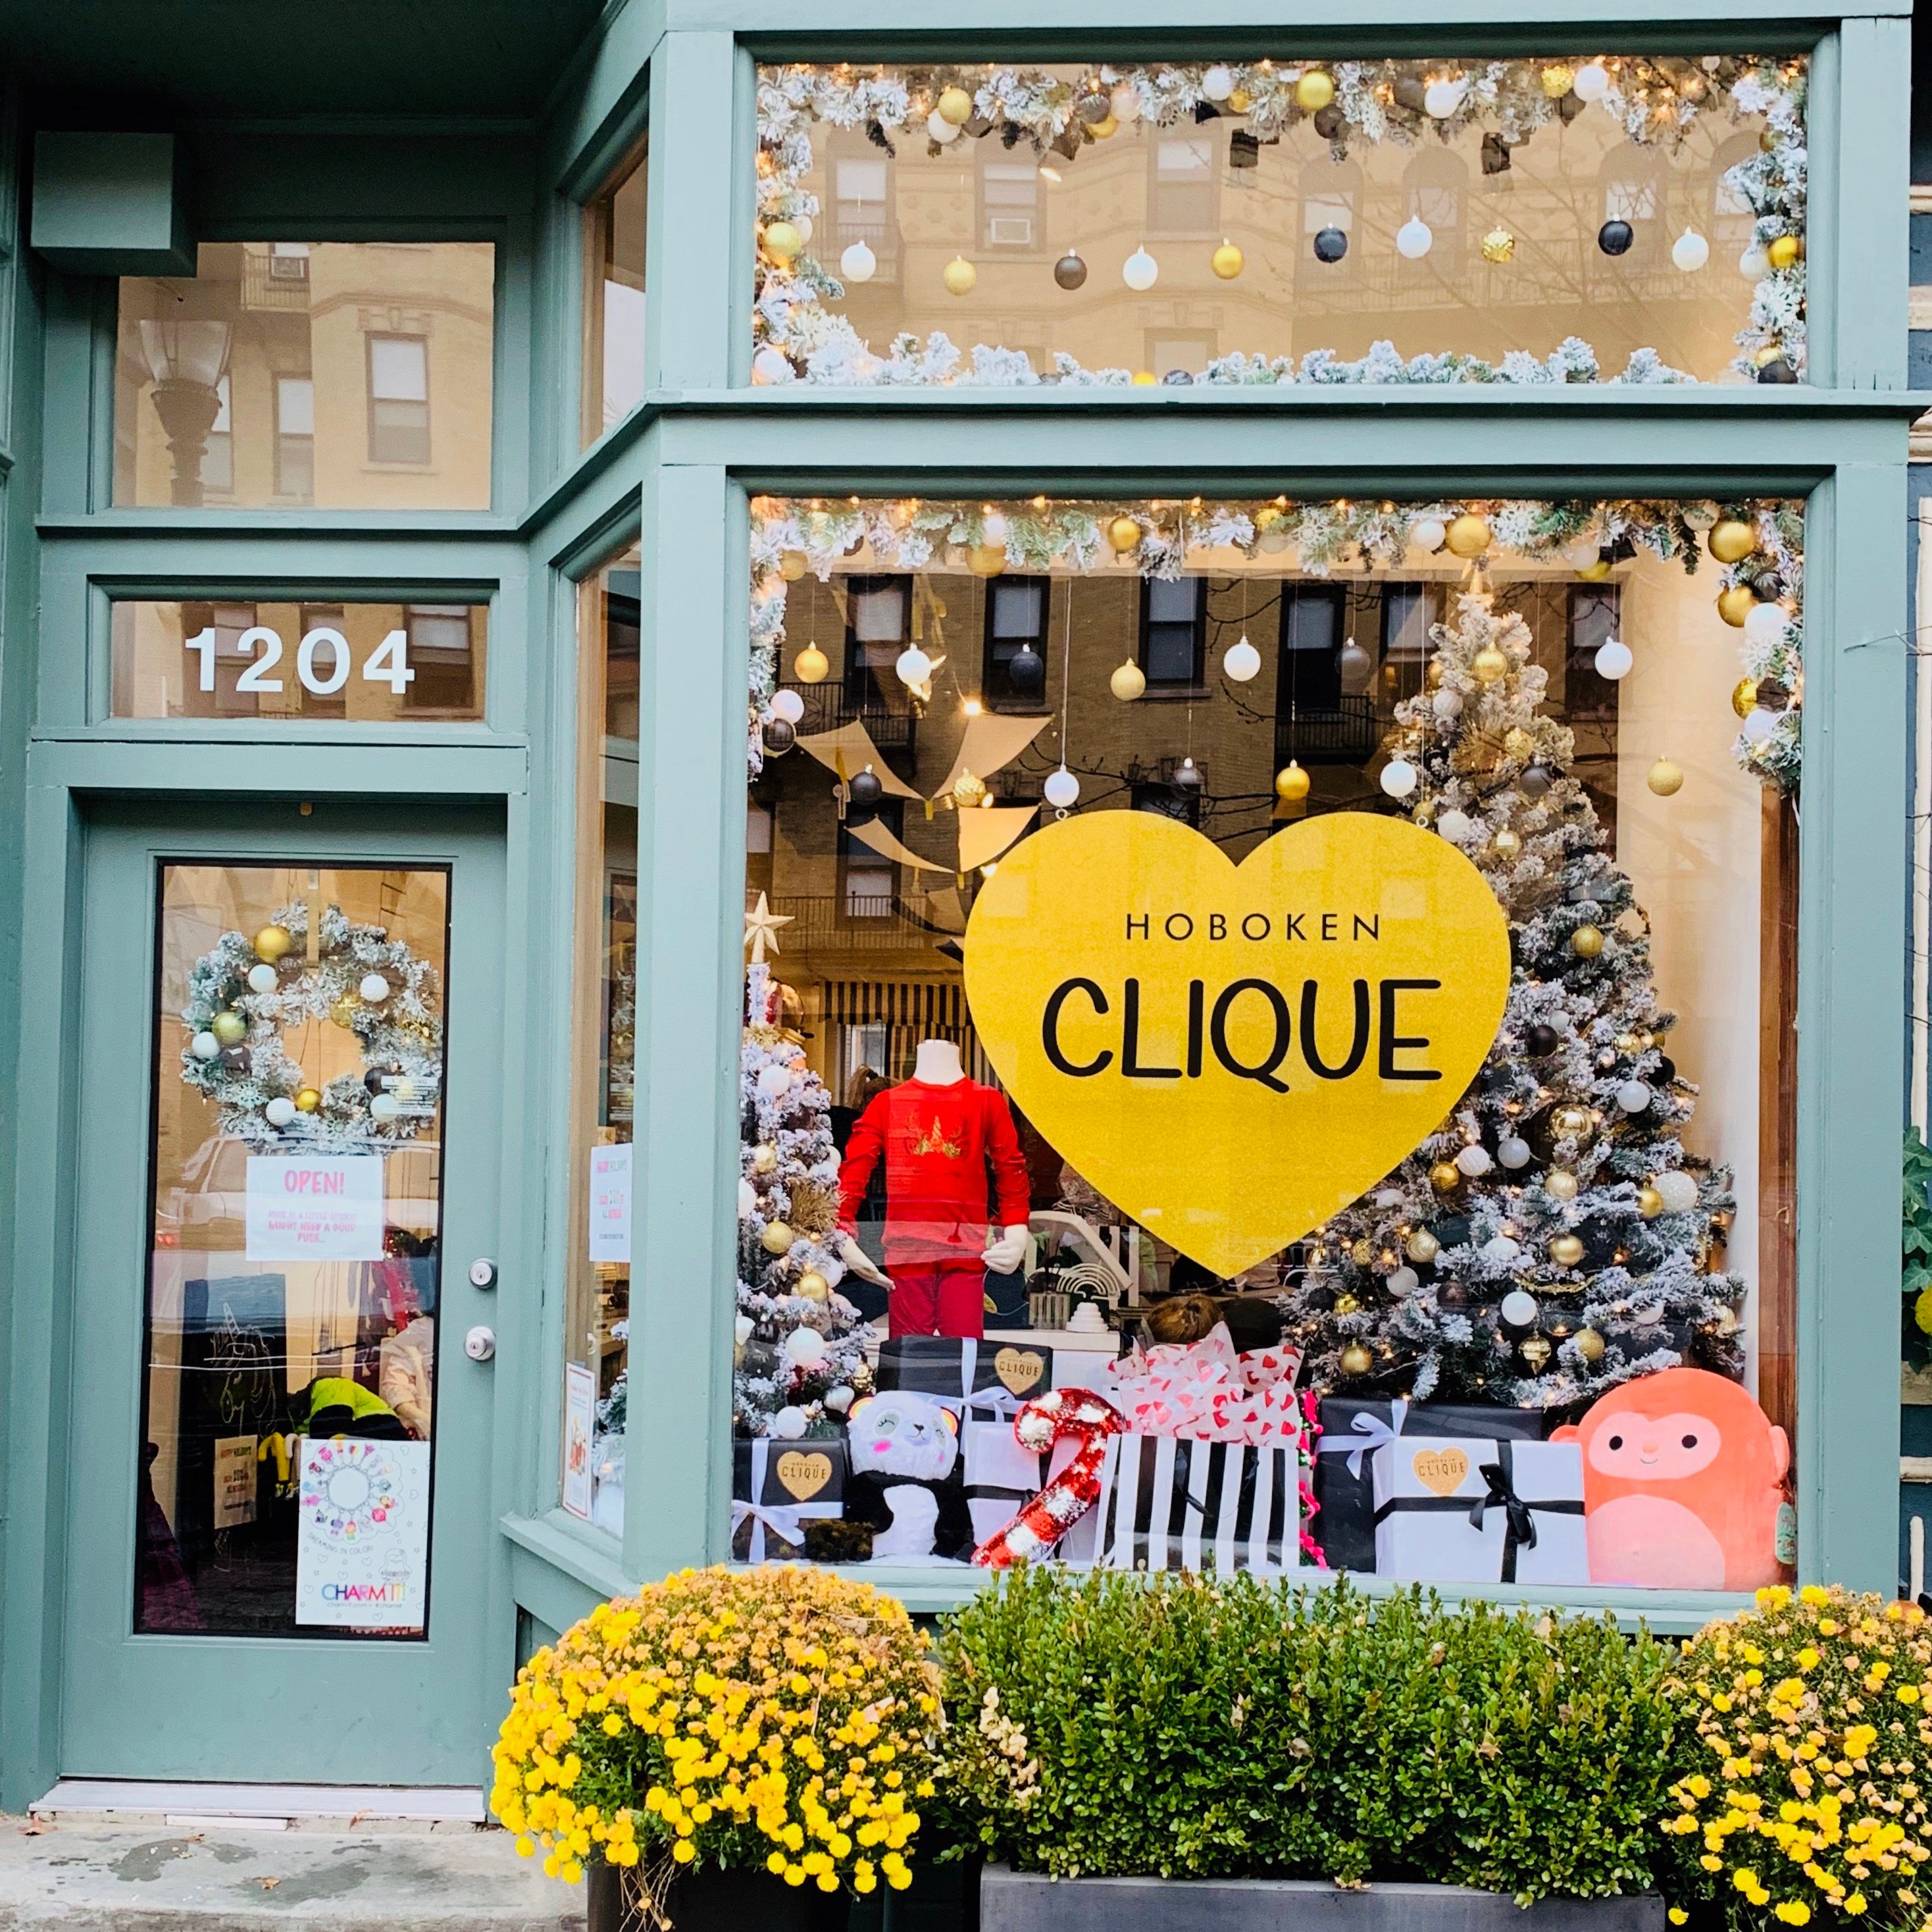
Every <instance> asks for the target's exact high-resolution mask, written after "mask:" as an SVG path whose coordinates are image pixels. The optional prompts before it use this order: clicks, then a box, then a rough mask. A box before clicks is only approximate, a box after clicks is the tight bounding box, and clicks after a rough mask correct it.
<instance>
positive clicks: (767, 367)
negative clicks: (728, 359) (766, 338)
mask: <svg viewBox="0 0 1932 1932" xmlns="http://www.w3.org/2000/svg"><path fill="white" fill-rule="evenodd" d="M797 374H798V372H797V371H796V370H795V369H793V367H792V366H791V364H790V362H789V361H788V360H787V358H786V356H785V353H784V350H781V349H774V348H773V347H772V345H771V344H769V342H768V343H766V344H765V346H764V347H763V348H762V349H760V350H759V351H758V353H757V355H755V356H753V357H752V358H751V380H752V381H753V382H754V383H757V384H759V385H760V386H763V387H769V386H770V385H771V384H772V383H790V382H793V381H795V380H796V378H797Z"/></svg>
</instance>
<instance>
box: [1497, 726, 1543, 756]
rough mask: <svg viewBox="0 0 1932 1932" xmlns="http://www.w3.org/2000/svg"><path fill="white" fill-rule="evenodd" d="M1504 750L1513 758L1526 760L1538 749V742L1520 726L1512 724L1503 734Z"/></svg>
mask: <svg viewBox="0 0 1932 1932" xmlns="http://www.w3.org/2000/svg"><path fill="white" fill-rule="evenodd" d="M1503 749H1504V750H1505V751H1507V752H1508V754H1510V756H1511V757H1513V758H1526V757H1529V754H1530V753H1531V752H1532V751H1535V749H1536V740H1535V739H1534V738H1532V736H1530V735H1529V733H1528V732H1527V731H1526V730H1524V729H1523V727H1522V726H1521V725H1520V724H1512V725H1511V727H1509V729H1508V730H1507V731H1505V733H1503Z"/></svg>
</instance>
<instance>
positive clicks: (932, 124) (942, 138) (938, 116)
mask: <svg viewBox="0 0 1932 1932" xmlns="http://www.w3.org/2000/svg"><path fill="white" fill-rule="evenodd" d="M926 132H927V133H929V134H930V135H931V136H932V138H933V139H935V141H937V142H938V143H939V145H941V147H942V148H944V147H945V146H947V145H949V144H950V142H954V141H956V140H958V139H959V129H958V128H957V127H955V126H954V125H953V123H952V122H951V121H949V120H947V118H946V116H945V115H943V114H942V113H940V111H939V110H938V108H936V107H935V109H934V110H932V113H930V114H929V115H927V116H926Z"/></svg>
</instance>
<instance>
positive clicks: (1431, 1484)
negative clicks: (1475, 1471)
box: [1409, 1449, 1469, 1496]
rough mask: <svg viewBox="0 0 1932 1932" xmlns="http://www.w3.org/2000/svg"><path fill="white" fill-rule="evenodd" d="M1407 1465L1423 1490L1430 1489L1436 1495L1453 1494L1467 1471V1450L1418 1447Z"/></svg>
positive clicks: (1460, 1484) (1459, 1486)
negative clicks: (1413, 1457)
mask: <svg viewBox="0 0 1932 1932" xmlns="http://www.w3.org/2000/svg"><path fill="white" fill-rule="evenodd" d="M1409 1467H1410V1468H1411V1469H1413V1470H1414V1471H1415V1480H1416V1481H1418V1483H1420V1484H1421V1485H1422V1487H1424V1489H1425V1490H1433V1491H1434V1492H1435V1493H1436V1495H1437V1496H1454V1494H1455V1493H1456V1492H1457V1490H1460V1488H1461V1487H1463V1478H1464V1477H1466V1475H1469V1451H1467V1450H1466V1449H1418V1451H1416V1452H1415V1461H1414V1462H1413V1463H1411V1464H1410V1465H1409Z"/></svg>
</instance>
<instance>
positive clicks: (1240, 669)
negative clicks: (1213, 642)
mask: <svg viewBox="0 0 1932 1932" xmlns="http://www.w3.org/2000/svg"><path fill="white" fill-rule="evenodd" d="M1261 667H1262V654H1261V652H1259V651H1258V650H1256V649H1255V647H1254V646H1253V644H1251V643H1249V642H1248V638H1247V632H1246V631H1243V632H1242V634H1241V641H1240V642H1239V643H1234V644H1230V645H1229V646H1228V648H1227V649H1226V651H1224V652H1223V653H1222V655H1221V668H1222V670H1223V671H1225V672H1226V673H1227V675H1228V676H1229V677H1231V678H1232V679H1234V681H1235V682H1236V683H1237V684H1246V683H1247V682H1248V681H1249V680H1250V679H1251V678H1253V677H1255V676H1258V675H1259V673H1260V670H1261Z"/></svg>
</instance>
